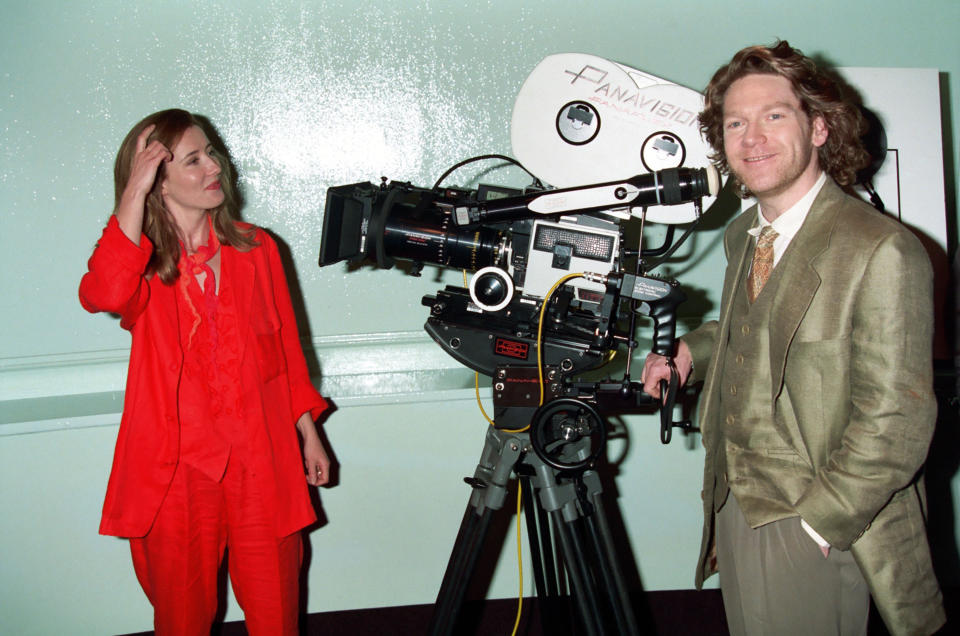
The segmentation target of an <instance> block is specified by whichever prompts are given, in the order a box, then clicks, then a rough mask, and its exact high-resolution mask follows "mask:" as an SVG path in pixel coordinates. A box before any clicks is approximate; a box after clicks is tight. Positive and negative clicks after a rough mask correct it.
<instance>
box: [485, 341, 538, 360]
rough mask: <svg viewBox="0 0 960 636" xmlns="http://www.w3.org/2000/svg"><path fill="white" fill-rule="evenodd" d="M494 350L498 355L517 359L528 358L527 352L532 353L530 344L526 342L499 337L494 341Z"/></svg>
mask: <svg viewBox="0 0 960 636" xmlns="http://www.w3.org/2000/svg"><path fill="white" fill-rule="evenodd" d="M494 352H495V353H496V354H497V355H498V356H506V357H508V358H515V359H517V360H526V359H527V354H529V353H530V345H528V344H527V343H526V342H518V341H516V340H504V339H503V338H497V340H496V342H495V343H494Z"/></svg>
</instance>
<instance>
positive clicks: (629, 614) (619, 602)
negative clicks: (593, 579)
mask: <svg viewBox="0 0 960 636" xmlns="http://www.w3.org/2000/svg"><path fill="white" fill-rule="evenodd" d="M592 501H593V512H592V514H590V515H589V516H588V517H587V518H586V526H587V531H588V534H589V537H590V541H591V543H592V544H593V551H594V555H595V562H596V565H597V569H598V570H599V571H600V575H601V576H602V577H603V583H604V585H605V587H606V591H607V594H606V596H607V598H608V600H609V601H610V605H611V606H612V608H613V616H614V619H615V620H616V623H617V633H619V634H630V635H634V634H639V633H640V630H639V627H638V626H637V621H636V618H635V617H634V615H633V606H632V604H631V602H630V595H629V593H628V592H627V587H626V584H625V583H624V580H623V573H622V572H621V571H620V566H619V563H618V561H617V557H616V554H614V550H613V538H612V535H611V534H610V527H609V525H608V524H607V519H606V517H605V516H604V511H603V504H602V502H601V501H600V495H599V494H597V495H595V496H594V497H593V499H592Z"/></svg>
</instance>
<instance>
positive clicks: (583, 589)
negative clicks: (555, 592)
mask: <svg viewBox="0 0 960 636" xmlns="http://www.w3.org/2000/svg"><path fill="white" fill-rule="evenodd" d="M551 517H552V519H553V521H554V527H555V528H556V531H557V535H558V536H559V538H560V547H561V548H562V550H563V562H564V563H565V564H566V566H567V574H568V576H569V577H570V587H571V593H572V595H573V599H574V602H575V603H576V605H577V610H578V612H579V614H580V617H581V619H582V620H583V626H584V628H585V629H586V633H587V636H600V635H602V634H604V633H605V631H604V627H603V620H602V618H601V615H600V606H599V603H598V602H597V595H596V593H595V590H594V586H593V580H592V577H591V575H590V569H589V567H588V566H587V559H586V555H585V554H584V551H583V542H582V541H581V539H580V536H579V534H578V532H577V529H576V528H575V527H574V523H575V521H573V520H571V521H566V520H565V519H564V518H563V513H562V512H561V511H560V510H555V511H553V512H552V513H551Z"/></svg>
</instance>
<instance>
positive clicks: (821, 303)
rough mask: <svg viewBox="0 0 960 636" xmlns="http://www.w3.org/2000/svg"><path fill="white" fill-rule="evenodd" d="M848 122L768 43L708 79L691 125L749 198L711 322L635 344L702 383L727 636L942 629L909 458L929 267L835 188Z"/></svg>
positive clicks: (708, 562) (926, 432) (921, 448)
mask: <svg viewBox="0 0 960 636" xmlns="http://www.w3.org/2000/svg"><path fill="white" fill-rule="evenodd" d="M862 121H863V120H862V117H861V116H860V114H859V111H858V110H857V108H856V107H855V106H854V105H852V104H851V103H850V102H849V101H848V100H846V99H845V98H844V97H843V96H842V94H841V91H840V89H839V87H838V86H837V84H836V83H835V82H834V81H833V80H832V79H830V78H829V76H828V75H826V74H824V73H823V72H822V71H821V70H820V69H818V68H817V67H816V65H815V64H814V63H813V62H812V61H811V60H810V59H809V58H806V57H804V56H803V55H802V54H801V53H800V52H799V51H797V50H795V49H793V48H791V47H790V46H789V45H788V44H787V43H786V42H780V43H778V44H777V45H775V46H773V47H762V46H758V47H750V48H747V49H744V50H742V51H740V52H739V53H737V54H736V55H735V56H734V58H733V59H732V61H731V62H730V63H729V64H728V65H726V66H724V67H723V68H721V69H720V70H719V71H717V73H716V74H715V75H714V77H713V79H712V80H711V82H710V84H709V86H708V87H707V91H706V100H705V107H704V111H703V112H702V113H701V114H700V124H701V130H702V131H703V133H704V135H705V137H706V139H707V141H708V142H709V143H710V144H711V145H712V147H713V148H714V150H715V151H716V153H715V155H714V156H713V157H712V158H713V159H714V160H715V162H716V163H717V165H718V167H719V168H720V169H721V171H724V172H726V173H729V174H730V175H731V177H732V178H733V180H734V183H735V184H736V186H737V187H738V189H739V191H740V193H741V194H743V195H744V196H753V197H755V198H756V200H757V205H756V206H753V207H751V208H750V209H748V210H747V211H746V212H744V213H743V214H742V215H740V216H739V217H738V218H736V219H735V220H734V221H733V222H731V223H730V225H729V227H728V228H727V229H726V232H725V235H724V249H725V252H726V257H727V270H726V275H725V279H724V285H723V292H722V298H721V305H720V316H719V320H718V321H712V322H709V323H706V324H704V325H703V326H702V327H700V328H699V329H697V330H695V331H693V332H691V333H689V334H687V335H686V336H684V337H683V338H682V339H681V340H680V341H679V342H678V346H677V351H676V354H675V356H674V358H673V359H667V358H663V357H660V356H657V355H655V354H651V355H650V356H648V358H647V361H646V364H645V366H644V373H643V381H644V385H645V388H646V390H647V391H648V392H649V393H650V394H651V395H654V396H659V392H660V391H659V382H660V381H661V380H664V379H666V378H668V377H669V374H670V366H671V365H675V369H676V371H677V373H678V374H679V376H680V380H681V381H682V382H691V383H692V382H696V381H700V380H703V381H704V388H703V394H702V401H701V404H700V428H701V431H702V439H703V445H704V448H705V450H706V463H705V468H704V489H703V506H704V517H705V522H704V531H703V543H702V548H701V554H700V561H699V564H698V568H697V576H696V584H697V587H698V588H699V587H700V586H701V585H702V583H703V580H704V579H705V578H706V577H707V576H709V575H710V574H712V573H713V572H714V571H717V570H719V573H720V587H721V590H722V592H723V599H724V607H725V609H726V613H727V622H728V624H729V626H730V630H731V633H733V634H777V635H782V634H802V635H803V636H813V635H817V636H820V635H821V634H866V627H867V615H868V610H869V599H870V596H871V595H872V596H873V599H874V602H875V603H876V605H877V608H878V610H879V612H880V614H881V616H882V617H883V619H884V621H885V623H886V624H887V627H888V628H889V629H890V631H891V632H892V633H893V634H929V633H932V632H934V631H936V630H937V629H938V628H939V627H940V626H941V625H942V624H943V623H944V620H945V619H944V612H943V604H942V597H941V594H940V589H939V586H938V584H937V581H936V578H935V576H934V573H933V569H932V566H931V562H930V550H929V547H928V544H927V539H926V528H925V505H926V504H925V498H924V491H923V482H922V478H921V476H920V470H921V467H922V465H923V462H924V460H925V458H926V455H927V449H928V446H929V444H930V439H931V437H932V435H933V429H934V423H935V419H936V403H935V399H934V395H933V381H932V360H931V344H932V332H933V299H932V295H933V291H932V289H933V275H932V270H931V266H930V262H929V259H928V257H927V255H926V253H925V251H924V250H923V248H922V247H921V245H920V242H919V241H918V240H917V239H916V237H914V236H913V234H911V233H910V232H909V231H908V230H907V229H905V228H904V227H903V226H902V225H900V224H899V223H898V222H897V221H896V220H894V219H892V218H889V217H886V216H883V215H882V214H880V213H878V212H876V211H875V210H873V208H871V207H870V206H868V205H866V204H865V203H863V202H861V201H860V200H859V199H857V198H854V197H852V196H850V195H848V194H846V193H845V192H844V191H843V190H842V189H841V186H849V185H851V184H852V183H854V182H855V175H856V172H857V170H858V169H859V168H860V167H862V166H863V165H865V164H866V162H867V159H868V156H867V153H866V152H865V151H864V150H863V148H862V145H861V144H860V141H859V137H860V134H861V133H862V129H861V127H862V123H861V122H862Z"/></svg>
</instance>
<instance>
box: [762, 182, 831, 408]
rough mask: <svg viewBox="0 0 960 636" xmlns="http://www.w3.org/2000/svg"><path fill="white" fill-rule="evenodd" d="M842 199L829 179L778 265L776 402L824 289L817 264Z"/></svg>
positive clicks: (773, 341) (773, 322) (773, 338)
mask: <svg viewBox="0 0 960 636" xmlns="http://www.w3.org/2000/svg"><path fill="white" fill-rule="evenodd" d="M842 196H843V191H842V190H840V188H839V186H837V185H835V184H834V183H833V181H832V180H831V179H827V182H826V183H825V184H824V185H823V189H822V190H821V191H820V194H818V195H817V198H816V199H815V200H814V202H813V205H812V206H811V208H810V212H809V213H808V214H807V218H806V219H805V220H804V222H803V226H802V227H801V228H800V230H799V231H798V232H797V235H796V236H795V237H794V238H793V241H791V242H790V246H789V247H788V248H787V251H786V252H785V253H784V255H783V258H782V259H781V262H780V263H779V264H778V267H779V266H780V265H782V266H783V271H782V272H780V281H781V282H780V284H779V285H778V288H777V289H776V293H775V295H774V297H773V299H772V307H771V312H770V378H771V380H772V383H771V387H772V391H773V394H772V395H771V398H772V399H774V400H776V398H777V396H778V395H780V391H781V390H782V389H783V374H784V369H785V368H786V363H787V352H788V351H789V349H790V344H791V343H792V342H793V337H794V336H795V335H796V333H797V329H798V328H799V326H800V323H801V321H803V319H804V317H805V316H806V314H807V310H808V309H809V308H810V303H811V302H812V301H813V296H814V294H816V292H817V289H818V288H819V287H820V281H821V277H820V274H819V273H818V272H817V269H816V265H815V261H816V260H817V258H818V257H819V256H820V255H821V254H822V253H823V252H825V251H826V250H827V248H828V247H829V245H830V236H831V235H832V234H833V228H834V226H835V225H836V222H837V214H838V212H839V208H840V205H839V204H840V199H841V197H842Z"/></svg>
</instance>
